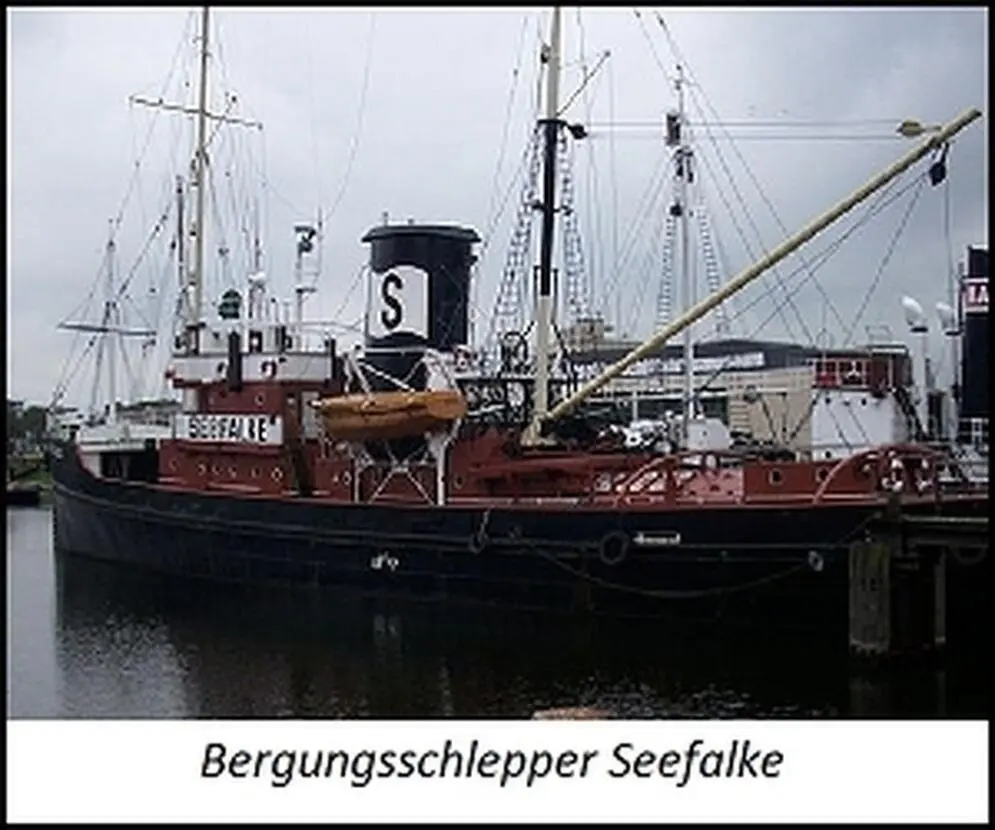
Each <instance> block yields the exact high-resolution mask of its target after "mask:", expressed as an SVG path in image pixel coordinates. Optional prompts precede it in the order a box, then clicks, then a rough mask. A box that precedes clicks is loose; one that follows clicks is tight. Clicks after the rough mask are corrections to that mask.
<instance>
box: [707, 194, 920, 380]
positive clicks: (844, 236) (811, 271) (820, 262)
mask: <svg viewBox="0 0 995 830" xmlns="http://www.w3.org/2000/svg"><path fill="white" fill-rule="evenodd" d="M897 181H898V180H897V179H896V180H895V181H893V182H891V183H890V184H889V185H888V186H887V187H885V188H884V190H882V191H881V192H880V193H879V194H877V196H876V198H875V200H874V202H873V203H872V204H870V205H868V206H867V208H866V209H865V211H864V214H863V216H861V217H860V218H859V219H857V220H856V221H855V222H854V223H853V224H852V225H851V226H850V227H849V228H847V229H846V230H844V231H842V232H841V233H840V235H839V236H838V237H837V238H836V239H834V240H833V241H832V242H831V243H829V244H828V245H826V247H825V248H823V249H822V250H820V251H819V252H818V253H817V254H815V255H814V256H813V258H812V260H810V267H806V266H804V265H799V266H798V267H796V268H795V269H794V270H792V271H791V272H790V273H789V274H788V279H790V278H791V277H793V276H795V275H796V274H798V273H800V272H802V271H807V273H806V276H805V277H804V278H803V279H801V280H799V281H798V283H797V284H796V285H794V286H793V287H792V288H791V289H790V291H791V293H792V294H797V293H798V292H799V291H801V289H802V288H803V287H804V286H805V285H807V284H808V283H809V282H810V281H811V280H813V279H814V278H815V272H816V271H817V270H819V269H820V268H822V267H823V266H824V265H825V264H826V263H827V262H829V260H830V259H831V258H832V257H833V256H834V255H835V254H836V252H837V251H838V250H839V249H840V248H841V247H842V246H843V244H844V243H845V242H846V241H847V240H848V239H849V238H850V237H851V236H853V235H854V234H855V233H856V232H857V231H858V230H860V229H861V228H862V227H864V226H865V225H866V224H867V223H868V222H869V221H870V220H871V219H872V218H873V217H874V216H876V215H877V214H878V213H880V212H881V211H883V210H884V209H885V208H887V207H888V206H889V205H891V204H893V203H894V202H895V201H897V200H898V199H900V198H901V197H902V196H903V195H905V194H906V193H907V192H908V191H910V190H911V189H912V188H913V187H917V186H919V185H920V184H921V182H922V181H924V177H922V176H920V177H917V178H914V179H912V181H910V182H908V183H907V184H906V185H905V186H904V187H902V188H900V189H898V190H897V191H896V192H894V193H891V191H893V190H895V188H896V186H897ZM889 193H890V195H889ZM765 297H766V295H761V296H759V297H755V298H753V300H751V301H750V302H749V303H746V304H745V305H743V306H742V307H741V308H739V309H737V311H736V314H735V316H734V317H733V319H737V318H738V317H741V316H743V315H745V314H746V313H747V312H748V311H750V310H751V309H752V307H753V306H755V305H757V304H758V303H759V302H760V301H761V300H762V299H765ZM781 302H782V304H783V302H785V300H782V301H781ZM777 311H778V309H777V308H775V309H774V310H773V311H771V313H770V314H769V315H768V316H767V317H766V318H765V319H764V320H762V321H761V322H760V324H759V325H758V326H756V328H755V330H754V332H753V336H755V335H756V334H759V333H760V332H761V331H762V330H763V329H764V328H765V327H766V326H767V324H768V323H770V321H771V320H773V319H774V317H775V316H777ZM730 322H731V321H730ZM733 359H734V356H732V355H730V356H729V357H727V358H726V359H725V360H724V361H723V363H722V364H721V365H719V366H718V367H717V368H716V369H714V370H713V371H712V372H710V373H709V375H708V377H707V378H706V380H705V381H704V383H703V384H701V386H700V387H699V388H700V389H702V390H703V389H706V388H708V386H709V385H710V384H711V383H712V382H714V381H715V380H716V379H717V378H718V377H719V376H720V375H721V374H722V373H723V372H724V371H725V370H726V369H728V367H729V365H730V364H731V362H732V360H733Z"/></svg>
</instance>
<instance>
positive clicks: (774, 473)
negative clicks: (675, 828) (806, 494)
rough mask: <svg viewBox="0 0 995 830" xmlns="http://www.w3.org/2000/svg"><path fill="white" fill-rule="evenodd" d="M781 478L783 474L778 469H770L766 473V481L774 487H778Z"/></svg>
mask: <svg viewBox="0 0 995 830" xmlns="http://www.w3.org/2000/svg"><path fill="white" fill-rule="evenodd" d="M783 479H784V476H783V475H782V474H781V471H780V470H771V471H770V472H769V473H767V481H769V482H770V483H771V485H772V486H774V487H780V486H781V481H782V480H783Z"/></svg>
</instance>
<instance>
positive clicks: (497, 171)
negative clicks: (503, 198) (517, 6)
mask: <svg viewBox="0 0 995 830" xmlns="http://www.w3.org/2000/svg"><path fill="white" fill-rule="evenodd" d="M528 25H529V16H528V15H527V14H526V15H524V16H523V17H522V30H521V32H520V34H519V36H518V46H517V48H516V50H515V54H516V55H517V56H518V57H517V59H516V63H515V68H514V69H513V70H512V72H511V89H510V90H509V91H508V103H507V104H506V105H505V110H504V119H503V120H502V124H501V140H500V142H499V143H498V156H497V164H496V165H495V168H494V178H493V180H492V182H491V199H490V205H489V206H488V208H487V216H488V221H487V224H488V226H490V224H491V221H492V220H493V217H494V211H495V209H496V206H495V196H496V194H497V193H498V191H499V187H498V182H499V181H500V178H501V168H502V167H503V166H504V156H505V152H506V151H507V149H508V128H509V127H510V126H511V113H512V108H513V107H514V104H515V93H516V91H517V90H518V80H519V77H520V75H521V70H522V63H523V58H524V53H525V33H526V31H527V30H528Z"/></svg>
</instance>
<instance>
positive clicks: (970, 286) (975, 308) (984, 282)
mask: <svg viewBox="0 0 995 830" xmlns="http://www.w3.org/2000/svg"><path fill="white" fill-rule="evenodd" d="M964 313H965V314H987V313H988V279H987V278H985V279H966V280H964Z"/></svg>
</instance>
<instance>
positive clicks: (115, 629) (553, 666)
mask: <svg viewBox="0 0 995 830" xmlns="http://www.w3.org/2000/svg"><path fill="white" fill-rule="evenodd" d="M10 518H11V514H10V513H8V519H10ZM15 518H16V521H15V522H14V523H13V526H14V527H15V531H14V536H13V537H12V535H11V533H12V531H11V530H8V560H9V562H10V563H11V573H12V582H13V589H14V595H15V597H17V601H15V602H14V603H13V606H14V607H13V612H14V618H13V620H12V623H13V625H12V629H13V635H14V637H13V643H12V651H13V660H12V668H13V671H12V675H13V680H12V683H13V687H14V688H13V694H12V695H11V692H10V691H9V692H8V700H9V703H8V705H9V707H10V708H11V709H12V714H13V715H14V716H16V717H211V718H217V717H295V718H307V717H322V718H336V717H378V718H389V717H415V718H427V717H462V718H474V717H529V716H530V715H531V713H532V712H533V711H534V710H536V709H540V708H548V707H557V706H574V705H593V706H598V707H605V708H609V709H613V710H615V711H617V712H619V713H621V714H623V715H625V716H628V717H705V718H709V717H770V716H789V717H791V716H794V717H809V716H834V715H843V716H846V715H851V714H852V715H854V716H881V715H890V714H894V715H900V716H920V715H926V716H928V715H930V714H932V715H941V716H942V715H958V714H964V713H968V714H981V713H985V712H986V711H987V708H986V706H987V704H986V702H985V701H986V700H987V686H983V687H981V688H977V687H978V685H979V684H978V678H976V677H975V676H974V675H972V674H971V673H970V672H968V673H964V672H963V671H961V670H960V669H958V670H957V671H955V669H954V667H949V668H948V669H947V671H946V672H945V674H943V673H938V672H936V671H930V670H924V669H917V670H911V669H910V670H906V671H905V672H902V673H896V672H894V671H892V672H889V673H888V674H881V673H878V674H876V675H869V674H864V675H861V676H853V675H852V674H851V673H850V671H849V669H848V665H847V662H846V657H845V655H840V654H833V653H831V652H830V651H828V650H827V649H826V648H824V647H823V646H820V645H818V644H816V643H813V642H804V641H803V642H797V641H796V642H793V643H789V642H784V643H774V642H771V641H770V639H769V638H766V639H763V640H761V639H759V638H755V637H754V638H752V639H750V638H739V639H737V640H732V639H731V638H730V636H729V635H728V634H722V636H719V635H718V634H719V632H716V631H714V630H700V629H694V628H688V627H686V626H679V627H678V626H669V627H668V626H666V625H660V624H645V623H643V624H640V623H635V624H634V623H633V622H631V621H625V622H610V621H605V620H577V619H570V618H567V617H539V616H535V615H528V614H524V613H521V612H516V613H510V612H503V611H500V610H497V609H481V608H471V607H458V608H454V607H443V606H439V605H431V604H414V603H400V602H397V601H395V602H390V603H388V602H378V601H373V600H371V599H358V598H355V597H345V596H339V595H336V594H334V593H328V592H321V593H317V592H315V593H296V594H289V593H287V594H283V593H273V592H268V593H265V592H261V591H252V590H246V589H233V588H228V587H226V588H217V587H213V586H209V585H204V584H191V583H187V582H177V581H164V580H161V579H157V578H151V577H148V576H140V575H136V574H135V573H133V572H129V571H125V570H123V569H119V568H116V567H112V566H108V565H103V564H99V563H94V562H87V561H81V560H77V559H72V558H63V557H53V556H52V554H51V548H50V533H49V530H48V527H49V522H50V516H49V514H48V513H47V512H46V511H30V512H23V511H22V512H21V513H20V514H19V515H17V516H16V517H15ZM53 593H54V594H55V602H54V604H53V603H52V599H51V598H52V595H53ZM958 672H959V673H958ZM955 677H956V678H957V682H956V683H955V682H953V681H954V678H955ZM972 688H974V689H975V690H974V691H973V692H971V690H972ZM968 692H971V694H968ZM11 697H12V698H13V700H12V701H11V700H10V699H11Z"/></svg>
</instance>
